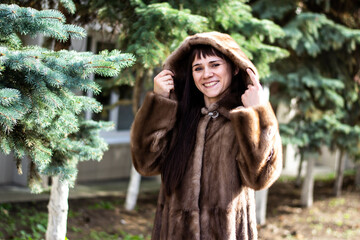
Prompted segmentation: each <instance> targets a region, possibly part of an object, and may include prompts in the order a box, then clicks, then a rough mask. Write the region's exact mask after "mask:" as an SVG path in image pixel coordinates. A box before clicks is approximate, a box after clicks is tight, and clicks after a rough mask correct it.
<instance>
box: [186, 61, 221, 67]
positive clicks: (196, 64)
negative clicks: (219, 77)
mask: <svg viewBox="0 0 360 240" xmlns="http://www.w3.org/2000/svg"><path fill="white" fill-rule="evenodd" d="M221 60H222V59H217V60H213V61H210V62H209V63H210V64H211V63H214V62H219V61H221ZM199 65H201V63H195V64H194V65H193V66H192V67H196V66H199Z"/></svg>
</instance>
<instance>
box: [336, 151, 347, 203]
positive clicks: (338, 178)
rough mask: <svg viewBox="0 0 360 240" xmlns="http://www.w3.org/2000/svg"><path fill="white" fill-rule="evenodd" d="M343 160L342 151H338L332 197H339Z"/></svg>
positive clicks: (342, 178)
mask: <svg viewBox="0 0 360 240" xmlns="http://www.w3.org/2000/svg"><path fill="white" fill-rule="evenodd" d="M345 162H346V161H345V158H344V151H343V150H340V156H339V158H338V162H337V169H336V179H335V185H334V195H335V196H336V197H338V196H340V195H341V188H342V184H343V180H344V169H345Z"/></svg>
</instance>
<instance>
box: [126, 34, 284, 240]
mask: <svg viewBox="0 0 360 240" xmlns="http://www.w3.org/2000/svg"><path fill="white" fill-rule="evenodd" d="M264 99H265V98H264V93H263V90H262V87H261V85H260V83H259V79H258V74H257V70H256V68H255V66H254V65H253V64H252V63H251V61H250V60H249V59H248V58H247V57H246V56H245V55H244V53H243V52H242V51H241V50H240V48H239V46H238V45H237V44H236V42H235V41H234V40H233V39H232V38H231V37H230V36H229V35H227V34H222V33H218V32H210V33H201V34H196V35H194V36H190V37H188V38H187V39H185V41H184V42H183V43H182V44H181V45H180V47H179V48H178V49H177V50H175V51H174V52H173V53H172V54H171V55H170V56H169V57H168V58H167V59H166V61H165V64H164V70H163V71H161V72H160V73H159V74H158V75H157V76H156V77H155V78H154V91H153V92H150V93H148V94H147V96H146V98H145V100H144V103H143V106H142V107H141V109H140V110H139V112H138V113H137V114H136V116H135V120H134V123H133V126H132V129H131V148H132V155H133V163H134V166H135V168H136V169H137V170H138V171H139V172H140V174H142V175H146V176H149V175H156V174H161V177H162V186H161V189H160V195H159V199H158V206H157V211H156V216H155V223H154V228H153V233H152V239H155V240H156V239H175V240H176V239H196V240H200V239H206V240H208V239H225V240H226V239H257V229H256V215H255V198H254V190H259V189H262V188H266V187H269V186H270V185H271V184H273V183H274V181H275V180H276V179H277V178H278V177H279V175H280V171H281V167H282V150H281V140H280V136H279V132H278V124H277V120H276V118H275V115H274V113H273V111H272V108H271V106H270V104H269V103H268V102H267V101H265V100H264Z"/></svg>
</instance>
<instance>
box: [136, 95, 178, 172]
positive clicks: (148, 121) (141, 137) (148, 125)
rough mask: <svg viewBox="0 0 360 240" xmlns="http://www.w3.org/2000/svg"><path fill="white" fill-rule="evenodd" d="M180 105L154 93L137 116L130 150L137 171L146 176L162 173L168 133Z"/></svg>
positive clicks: (146, 97)
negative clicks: (161, 163) (162, 160)
mask: <svg viewBox="0 0 360 240" xmlns="http://www.w3.org/2000/svg"><path fill="white" fill-rule="evenodd" d="M176 112H177V101H175V100H172V99H169V98H165V97H162V96H160V95H157V94H155V93H153V92H149V93H147V95H146V96H145V100H144V102H143V104H142V106H141V108H140V109H139V111H138V112H137V113H136V115H135V119H134V122H133V124H132V127H131V132H130V147H131V154H132V160H133V164H134V167H135V169H136V170H137V171H138V172H139V173H140V174H141V175H143V176H152V175H156V174H159V173H160V160H161V159H160V158H161V155H162V153H163V150H164V149H165V148H166V145H167V141H168V137H167V135H168V133H169V131H171V130H172V128H173V127H174V125H175V121H176Z"/></svg>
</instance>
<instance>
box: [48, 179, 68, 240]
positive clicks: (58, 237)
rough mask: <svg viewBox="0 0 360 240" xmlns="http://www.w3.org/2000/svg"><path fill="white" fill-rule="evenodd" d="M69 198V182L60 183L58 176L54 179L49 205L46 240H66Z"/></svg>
mask: <svg viewBox="0 0 360 240" xmlns="http://www.w3.org/2000/svg"><path fill="white" fill-rule="evenodd" d="M68 197H69V184H68V182H67V181H60V179H59V177H58V176H56V177H53V178H52V186H51V192H50V200H49V205H48V211H49V218H48V225H47V230H46V240H64V239H65V237H66V223H67V214H68V209H69V205H68Z"/></svg>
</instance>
